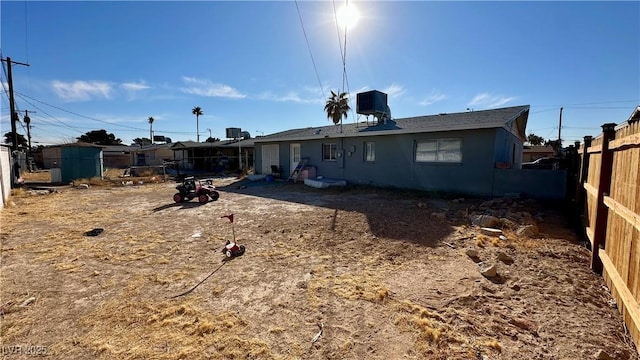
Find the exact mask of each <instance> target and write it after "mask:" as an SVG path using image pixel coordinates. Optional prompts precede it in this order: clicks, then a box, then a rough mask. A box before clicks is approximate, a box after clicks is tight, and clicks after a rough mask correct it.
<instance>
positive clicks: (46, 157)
mask: <svg viewBox="0 0 640 360" xmlns="http://www.w3.org/2000/svg"><path fill="white" fill-rule="evenodd" d="M61 161H62V145H50V146H45V147H43V148H42V166H43V168H45V169H51V168H57V167H60V162H61Z"/></svg>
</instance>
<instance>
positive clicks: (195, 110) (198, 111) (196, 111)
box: [191, 106, 203, 142]
mask: <svg viewBox="0 0 640 360" xmlns="http://www.w3.org/2000/svg"><path fill="white" fill-rule="evenodd" d="M191 113H192V114H193V115H195V116H196V132H197V135H196V138H197V139H196V141H197V142H200V122H199V119H200V115H202V114H203V112H202V109H201V108H200V106H196V107H194V108H193V110H191Z"/></svg>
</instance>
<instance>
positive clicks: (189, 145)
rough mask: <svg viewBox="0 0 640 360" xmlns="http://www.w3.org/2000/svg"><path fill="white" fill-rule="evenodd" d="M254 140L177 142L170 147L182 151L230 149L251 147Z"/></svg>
mask: <svg viewBox="0 0 640 360" xmlns="http://www.w3.org/2000/svg"><path fill="white" fill-rule="evenodd" d="M253 144H254V139H243V140H240V141H237V140H221V141H214V142H203V143H199V142H195V141H178V142H176V143H174V144H173V145H171V149H172V150H183V149H195V148H210V147H223V148H227V147H232V148H236V147H238V146H241V147H253Z"/></svg>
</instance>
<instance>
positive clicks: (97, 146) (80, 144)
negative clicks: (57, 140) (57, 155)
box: [58, 142, 104, 149]
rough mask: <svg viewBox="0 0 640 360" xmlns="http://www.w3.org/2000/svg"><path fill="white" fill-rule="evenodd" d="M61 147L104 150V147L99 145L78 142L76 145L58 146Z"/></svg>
mask: <svg viewBox="0 0 640 360" xmlns="http://www.w3.org/2000/svg"><path fill="white" fill-rule="evenodd" d="M58 146H60V147H93V148H101V149H102V148H104V145H98V144H92V143H86V142H76V143H68V144H62V145H58Z"/></svg>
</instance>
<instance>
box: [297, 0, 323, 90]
mask: <svg viewBox="0 0 640 360" xmlns="http://www.w3.org/2000/svg"><path fill="white" fill-rule="evenodd" d="M295 3H296V10H298V17H299V18H300V25H301V26H302V33H303V34H304V40H305V41H306V43H307V50H309V56H310V57H311V63H312V64H313V69H314V71H315V72H316V78H317V79H318V84H319V85H320V91H322V98H323V99H324V98H325V97H326V95H325V93H324V87H323V86H322V81H320V75H319V74H318V68H317V67H316V62H315V60H314V59H313V54H312V53H311V46H310V45H309V39H308V38H307V31H306V30H305V29H304V22H303V21H302V14H301V13H300V8H299V7H298V0H296V1H295Z"/></svg>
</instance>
